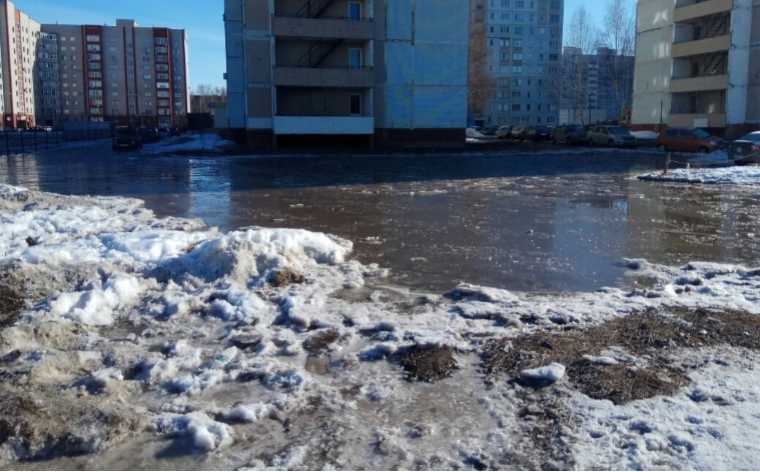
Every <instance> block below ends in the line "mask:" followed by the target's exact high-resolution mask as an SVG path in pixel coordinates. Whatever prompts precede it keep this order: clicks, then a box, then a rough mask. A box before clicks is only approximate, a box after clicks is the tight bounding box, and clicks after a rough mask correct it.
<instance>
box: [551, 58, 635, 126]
mask: <svg viewBox="0 0 760 472" xmlns="http://www.w3.org/2000/svg"><path fill="white" fill-rule="evenodd" d="M633 66H634V57H633V56H622V55H618V54H617V51H615V50H613V49H609V48H606V47H601V48H598V49H597V50H596V54H584V53H583V51H582V50H581V49H580V48H576V47H566V48H565V49H564V50H563V53H562V76H561V83H562V91H561V104H560V113H559V124H593V123H599V122H605V121H624V120H627V119H628V118H629V117H630V110H631V102H632V99H633Z"/></svg>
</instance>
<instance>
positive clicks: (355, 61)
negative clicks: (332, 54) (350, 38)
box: [348, 48, 362, 69]
mask: <svg viewBox="0 0 760 472" xmlns="http://www.w3.org/2000/svg"><path fill="white" fill-rule="evenodd" d="M348 67H349V69H361V67H362V50H361V48H348Z"/></svg>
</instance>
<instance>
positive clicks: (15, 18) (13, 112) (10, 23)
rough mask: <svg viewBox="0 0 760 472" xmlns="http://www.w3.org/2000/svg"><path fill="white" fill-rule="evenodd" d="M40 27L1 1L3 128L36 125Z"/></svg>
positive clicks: (0, 46) (0, 110)
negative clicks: (36, 68)
mask: <svg viewBox="0 0 760 472" xmlns="http://www.w3.org/2000/svg"><path fill="white" fill-rule="evenodd" d="M39 37H40V24H39V23H37V22H36V21H34V20H33V19H31V18H29V16H27V15H26V14H25V13H24V12H22V11H21V10H19V9H17V8H16V6H15V5H14V4H13V3H12V2H10V1H8V0H0V56H2V57H1V58H0V62H2V67H0V77H1V78H2V80H0V82H1V83H0V95H2V100H0V113H2V116H3V122H2V126H3V127H12V128H16V127H29V126H34V125H35V77H34V72H35V66H36V61H35V59H36V52H37V45H38V41H39Z"/></svg>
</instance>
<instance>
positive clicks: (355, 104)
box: [351, 94, 362, 115]
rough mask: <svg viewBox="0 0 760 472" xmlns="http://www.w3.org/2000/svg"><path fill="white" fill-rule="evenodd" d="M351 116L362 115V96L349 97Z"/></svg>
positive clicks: (353, 95)
mask: <svg viewBox="0 0 760 472" xmlns="http://www.w3.org/2000/svg"><path fill="white" fill-rule="evenodd" d="M351 114H352V115H361V114H362V96H361V95H359V94H352V95H351Z"/></svg>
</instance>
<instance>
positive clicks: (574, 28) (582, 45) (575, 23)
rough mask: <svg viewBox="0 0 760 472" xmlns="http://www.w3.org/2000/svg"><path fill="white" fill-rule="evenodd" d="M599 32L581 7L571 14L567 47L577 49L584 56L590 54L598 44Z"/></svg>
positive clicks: (583, 7) (584, 8)
mask: <svg viewBox="0 0 760 472" xmlns="http://www.w3.org/2000/svg"><path fill="white" fill-rule="evenodd" d="M598 36H599V31H598V29H597V27H596V25H595V24H594V21H593V19H592V18H591V15H589V13H588V10H586V7H585V6H583V5H581V6H579V7H577V8H576V9H575V12H573V18H572V20H571V21H570V37H569V39H568V43H567V45H568V46H571V47H574V48H579V49H580V50H581V51H582V52H583V53H584V54H591V53H593V52H594V48H595V47H596V45H597V42H598Z"/></svg>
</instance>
